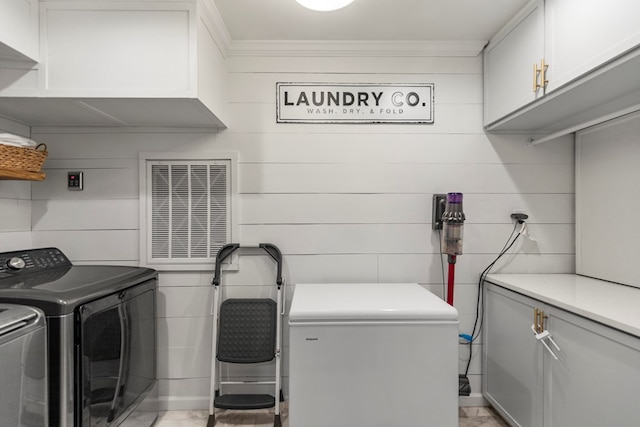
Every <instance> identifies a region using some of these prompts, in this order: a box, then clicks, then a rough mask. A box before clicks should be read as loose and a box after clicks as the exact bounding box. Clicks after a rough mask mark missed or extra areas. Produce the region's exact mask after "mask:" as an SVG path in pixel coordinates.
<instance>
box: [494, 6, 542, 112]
mask: <svg viewBox="0 0 640 427" xmlns="http://www.w3.org/2000/svg"><path fill="white" fill-rule="evenodd" d="M542 58H544V10H543V1H542V0H538V1H536V2H534V3H529V5H528V7H527V8H526V9H524V10H523V11H522V12H521V13H519V14H518V15H517V16H516V17H515V18H514V19H513V20H512V21H511V22H510V23H509V25H508V26H507V27H506V29H505V30H504V31H502V32H501V33H499V34H497V35H496V37H494V39H493V40H492V41H491V44H489V46H487V49H486V50H485V62H484V77H485V88H486V90H485V94H486V95H485V110H484V111H485V124H489V123H492V122H494V121H496V120H497V119H499V118H501V117H504V116H506V115H507V114H509V113H510V112H512V111H515V110H517V109H518V108H520V107H522V106H524V105H526V104H528V103H530V102H532V101H535V100H536V99H537V98H538V97H540V96H542V95H543V94H544V89H543V88H542V87H541V85H540V84H539V81H540V78H541V77H542V73H541V72H540V73H538V72H536V70H535V67H539V65H538V64H539V63H540V61H541V60H542ZM536 80H537V82H536Z"/></svg>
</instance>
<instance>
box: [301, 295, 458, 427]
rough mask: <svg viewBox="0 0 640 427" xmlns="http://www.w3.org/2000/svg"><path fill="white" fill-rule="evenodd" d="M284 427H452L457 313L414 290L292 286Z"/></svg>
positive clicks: (454, 420)
mask: <svg viewBox="0 0 640 427" xmlns="http://www.w3.org/2000/svg"><path fill="white" fill-rule="evenodd" d="M289 333H290V365H289V369H290V378H289V379H290V387H289V425H290V427H326V426H333V427H355V426H367V427H396V426H397V427H405V426H425V427H426V426H429V427H436V426H437V427H457V426H458V312H457V311H456V309H455V308H453V307H451V306H450V305H448V304H447V303H446V302H444V301H442V300H441V299H440V298H438V297H437V296H435V295H434V294H432V293H431V292H429V291H428V290H426V289H424V288H423V287H421V286H420V285H418V284H416V283H359V284H349V283H322V284H320V283H318V284H298V285H296V287H295V293H294V296H293V301H292V303H291V309H290V312H289Z"/></svg>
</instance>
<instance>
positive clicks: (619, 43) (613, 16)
mask: <svg viewBox="0 0 640 427" xmlns="http://www.w3.org/2000/svg"><path fill="white" fill-rule="evenodd" d="M638 16H640V2H638V1H637V0H609V1H606V2H603V1H601V0H548V1H547V2H546V5H545V57H546V61H547V62H548V63H549V69H548V72H547V77H548V80H549V84H548V86H547V93H548V92H549V91H552V90H554V89H556V88H558V87H560V86H562V85H564V84H566V83H568V82H570V81H572V80H574V79H576V78H578V77H580V76H581V75H583V74H585V73H587V72H588V71H591V70H593V69H594V68H596V67H597V66H599V65H602V64H604V63H606V62H608V61H610V60H612V59H614V58H615V57H616V56H618V55H621V54H623V53H625V52H626V51H628V50H630V49H632V48H634V47H636V46H638V45H639V44H640V25H638Z"/></svg>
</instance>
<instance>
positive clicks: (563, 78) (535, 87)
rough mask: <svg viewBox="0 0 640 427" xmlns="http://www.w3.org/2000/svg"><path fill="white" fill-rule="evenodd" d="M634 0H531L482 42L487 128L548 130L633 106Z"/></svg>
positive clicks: (638, 35) (638, 7)
mask: <svg viewBox="0 0 640 427" xmlns="http://www.w3.org/2000/svg"><path fill="white" fill-rule="evenodd" d="M638 16H640V2H637V1H634V0H611V1H608V2H602V1H596V0H545V1H543V0H532V1H531V2H529V3H528V4H527V6H526V7H525V8H524V9H523V10H522V11H521V12H520V13H519V14H518V15H517V16H516V17H515V18H514V19H512V20H511V21H510V22H509V23H508V24H507V25H506V26H505V28H503V29H502V30H501V31H500V32H499V33H498V34H496V36H495V37H494V38H493V39H492V40H491V41H490V43H489V44H488V45H487V47H486V48H485V52H484V59H485V65H484V67H485V120H484V124H485V127H486V129H487V130H488V131H495V132H529V133H531V134H532V135H533V134H545V133H547V134H552V133H554V132H558V131H561V130H563V129H570V128H572V127H576V126H577V127H579V126H580V125H581V124H586V123H590V122H592V121H594V120H597V119H598V118H600V117H608V116H609V115H615V114H617V113H618V112H628V111H629V110H630V109H631V110H632V109H633V108H636V107H638V108H640V77H638V76H640V25H638V24H637V17H638Z"/></svg>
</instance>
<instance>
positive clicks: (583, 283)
mask: <svg viewBox="0 0 640 427" xmlns="http://www.w3.org/2000/svg"><path fill="white" fill-rule="evenodd" d="M487 282H491V283H494V284H496V285H499V286H502V287H504V288H506V289H510V290H512V291H514V292H517V293H520V294H523V295H526V296H528V297H531V298H534V299H537V300H540V301H542V302H544V303H547V304H550V305H553V306H556V307H558V308H562V309H564V310H567V311H569V312H571V313H575V314H577V315H580V316H583V317H586V318H588V319H591V320H595V321H596V322H600V323H602V324H604V325H607V326H611V327H613V328H616V329H619V330H621V331H624V332H627V333H629V334H632V335H635V336H637V337H640V289H639V288H634V287H631V286H624V285H619V284H616V283H611V282H606V281H604V280H598V279H592V278H590V277H584V276H578V275H575V274H490V275H488V276H487Z"/></svg>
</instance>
